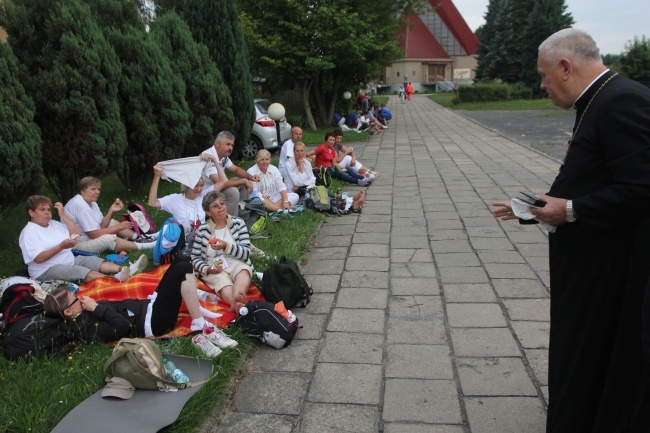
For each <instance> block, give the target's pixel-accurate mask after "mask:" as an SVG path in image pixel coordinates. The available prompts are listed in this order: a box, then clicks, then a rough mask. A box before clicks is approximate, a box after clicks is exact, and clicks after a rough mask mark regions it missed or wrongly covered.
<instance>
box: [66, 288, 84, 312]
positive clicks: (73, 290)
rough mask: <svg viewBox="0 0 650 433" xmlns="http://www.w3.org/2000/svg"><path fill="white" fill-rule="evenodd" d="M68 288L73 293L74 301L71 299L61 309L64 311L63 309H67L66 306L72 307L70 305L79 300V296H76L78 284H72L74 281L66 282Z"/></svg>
mask: <svg viewBox="0 0 650 433" xmlns="http://www.w3.org/2000/svg"><path fill="white" fill-rule="evenodd" d="M68 290H69V291H71V292H72V293H73V294H74V301H72V302H71V303H70V305H68V306H67V307H65V308H64V309H63V311H65V310H67V309H68V308H70V307H72V306H73V305H74V304H75V302H77V301H78V300H79V298H77V293H78V292H79V290H80V289H79V286H77V285H76V284H74V283H70V284H68Z"/></svg>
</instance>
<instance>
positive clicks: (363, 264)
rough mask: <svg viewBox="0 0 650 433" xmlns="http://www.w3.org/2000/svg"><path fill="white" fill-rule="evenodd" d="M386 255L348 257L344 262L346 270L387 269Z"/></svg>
mask: <svg viewBox="0 0 650 433" xmlns="http://www.w3.org/2000/svg"><path fill="white" fill-rule="evenodd" d="M388 265H389V263H388V257H385V258H380V257H350V258H349V259H348V260H347V261H346V262H345V270H347V271H383V272H385V271H387V270H388Z"/></svg>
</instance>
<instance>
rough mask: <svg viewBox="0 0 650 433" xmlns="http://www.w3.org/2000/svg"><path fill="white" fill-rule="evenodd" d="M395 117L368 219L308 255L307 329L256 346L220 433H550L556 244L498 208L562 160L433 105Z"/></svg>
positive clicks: (330, 227) (412, 107)
mask: <svg viewBox="0 0 650 433" xmlns="http://www.w3.org/2000/svg"><path fill="white" fill-rule="evenodd" d="M389 108H390V109H391V110H392V111H393V113H394V115H395V117H394V119H393V121H392V122H391V124H390V128H389V129H388V130H387V131H386V132H385V133H384V134H383V135H381V136H374V137H372V138H371V139H370V142H369V143H368V145H367V146H366V147H365V149H364V152H363V157H362V158H360V159H361V161H362V162H363V163H364V164H366V165H368V166H371V167H372V166H374V167H375V168H376V170H377V171H378V172H379V173H380V177H379V178H378V179H377V180H376V181H375V182H374V183H373V185H372V186H371V187H370V188H369V189H368V201H367V202H366V205H365V207H364V209H363V212H362V213H361V214H360V215H356V214H355V215H350V216H346V217H343V218H329V219H328V220H327V221H326V223H325V224H324V225H323V227H322V229H321V231H320V233H319V235H318V238H317V240H316V243H317V247H316V248H314V249H313V251H312V252H311V253H310V254H309V257H310V259H309V264H308V265H307V266H306V267H305V268H304V273H305V274H306V276H307V279H308V280H309V281H310V282H311V284H312V285H313V287H314V290H315V295H314V297H313V301H312V303H311V304H310V305H309V306H308V307H307V308H306V309H305V310H303V311H298V312H297V313H298V314H297V315H298V317H299V319H300V323H301V324H302V325H304V331H303V333H302V334H301V335H300V337H299V338H298V339H297V340H295V341H294V343H293V344H292V345H291V346H290V347H289V348H287V349H283V350H279V351H277V350H274V349H271V348H268V347H261V348H260V350H259V352H258V353H257V355H256V356H255V358H254V359H253V361H252V363H251V365H250V371H249V373H248V375H247V376H246V378H245V379H244V380H243V381H242V382H241V384H240V386H239V388H238V390H237V392H236V395H235V398H234V403H233V406H232V408H231V410H230V411H229V413H228V414H227V415H226V416H225V418H224V420H223V423H222V424H221V425H220V426H218V427H214V430H212V431H218V432H243V431H256V432H278V433H280V432H287V433H289V432H358V433H361V432H390V433H394V432H408V433H411V432H413V433H418V432H434V433H461V432H465V433H467V432H471V433H497V432H498V433H508V432H512V433H524V432H525V433H538V432H539V433H541V432H543V431H544V426H545V412H546V396H547V386H546V385H547V379H546V376H547V375H546V371H547V347H548V334H549V323H548V320H549V275H548V261H547V235H546V233H545V232H544V231H543V230H542V229H540V228H539V226H520V225H518V224H516V223H513V222H512V221H511V222H509V223H502V222H500V221H498V220H496V219H494V218H493V217H492V216H491V214H490V203H491V202H492V201H493V200H495V199H503V198H505V197H508V196H511V195H516V194H518V192H519V191H533V192H543V191H547V190H548V187H549V185H550V183H551V182H552V180H553V178H554V177H555V173H556V171H557V169H558V163H557V162H556V161H554V160H552V159H550V158H547V157H545V156H543V155H541V154H540V153H538V152H534V151H532V150H530V149H528V148H527V147H525V146H522V145H520V144H518V143H516V142H514V141H511V140H509V139H507V138H504V137H503V136H501V135H499V134H497V133H496V132H493V131H491V130H489V129H486V128H483V127H481V126H480V125H477V124H476V123H474V122H472V121H470V120H468V119H466V118H464V117H462V116H459V115H457V114H454V113H453V112H451V111H448V110H446V109H444V108H441V107H439V106H438V105H436V104H434V103H433V102H431V101H429V100H428V99H427V98H426V97H424V96H415V97H414V99H413V101H411V102H410V103H405V104H400V103H399V100H397V99H396V98H392V99H391V101H390V103H389Z"/></svg>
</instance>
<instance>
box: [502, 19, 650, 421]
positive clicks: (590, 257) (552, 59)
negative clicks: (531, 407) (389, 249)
mask: <svg viewBox="0 0 650 433" xmlns="http://www.w3.org/2000/svg"><path fill="white" fill-rule="evenodd" d="M537 64H538V71H539V73H540V75H541V77H542V87H543V88H545V89H546V91H547V92H548V95H549V97H550V98H551V100H552V101H553V103H554V104H555V105H557V106H559V107H562V108H565V109H568V108H571V107H573V108H574V109H575V110H576V122H575V125H574V127H573V136H572V138H571V140H570V141H569V146H568V149H567V153H566V155H565V158H564V162H563V164H562V166H561V168H560V171H559V173H558V175H557V177H556V178H555V181H554V182H553V185H552V186H551V190H550V191H549V192H548V193H547V194H540V195H538V196H537V197H538V198H541V199H543V200H545V201H546V202H547V204H546V206H544V207H542V208H539V209H532V213H533V214H535V215H536V216H537V220H539V221H541V222H544V223H547V224H550V225H552V226H555V228H556V229H555V232H553V233H549V260H550V280H551V332H550V347H549V407H548V418H547V426H546V431H547V432H549V433H551V432H552V433H581V432H591V433H596V432H598V433H601V432H602V433H612V432H632V431H634V432H648V431H650V425H640V424H639V423H640V421H639V419H640V418H642V417H643V413H644V412H647V411H648V410H649V409H648V408H640V407H639V404H640V402H642V401H644V398H643V396H645V395H647V391H648V390H647V389H641V384H643V386H644V387H647V381H644V380H643V379H642V378H643V377H647V374H648V372H644V371H643V365H644V364H643V344H642V337H641V333H642V305H643V302H644V291H645V287H646V284H647V283H648V277H649V275H650V272H649V271H650V89H648V88H647V87H645V86H643V85H641V84H639V83H637V82H634V81H632V80H629V79H627V78H625V77H623V76H621V75H619V74H617V73H615V72H614V71H611V70H609V69H607V67H606V66H605V65H604V64H603V62H602V60H601V57H600V53H599V50H598V47H597V46H596V43H595V42H594V40H593V39H592V38H591V37H590V36H589V35H588V34H587V33H585V32H583V31H580V30H576V29H564V30H561V31H559V32H557V33H555V34H553V35H551V36H550V37H549V38H548V39H547V40H546V41H544V42H543V43H542V44H541V45H540V47H539V57H538V62H537ZM493 205H494V206H496V209H495V210H494V212H493V213H494V215H495V216H497V217H499V218H501V219H504V220H508V219H515V217H514V216H513V215H512V209H511V208H510V203H509V202H496V203H493ZM644 375H645V376H644ZM646 416H647V414H646Z"/></svg>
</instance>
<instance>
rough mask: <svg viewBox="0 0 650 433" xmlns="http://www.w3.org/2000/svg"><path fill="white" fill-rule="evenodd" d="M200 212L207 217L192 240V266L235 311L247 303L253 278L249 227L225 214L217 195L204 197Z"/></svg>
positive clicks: (210, 193) (222, 198)
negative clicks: (247, 294) (206, 220)
mask: <svg viewBox="0 0 650 433" xmlns="http://www.w3.org/2000/svg"><path fill="white" fill-rule="evenodd" d="M203 210H204V211H205V213H206V215H207V216H208V217H209V218H208V222H206V223H205V224H203V225H201V227H199V231H198V233H197V235H196V238H195V239H194V245H193V247H192V265H194V269H195V270H196V275H197V276H198V277H199V278H201V279H202V280H203V281H204V282H205V283H206V284H207V285H208V286H209V287H210V288H212V289H213V290H214V291H215V292H217V293H218V294H219V296H221V299H223V300H224V301H225V302H226V303H228V304H229V305H230V306H231V309H232V310H233V311H237V310H238V309H239V307H241V306H243V305H245V304H246V293H247V292H248V288H249V287H250V283H251V276H252V275H253V267H252V264H251V261H250V254H251V244H250V241H249V238H248V228H247V227H246V223H245V222H244V220H243V219H241V218H239V217H236V216H230V215H228V212H227V211H226V197H225V195H223V194H222V193H220V192H215V191H212V192H209V193H208V194H207V195H206V196H205V197H203Z"/></svg>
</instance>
